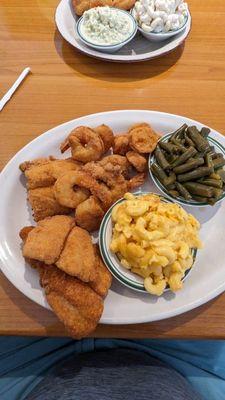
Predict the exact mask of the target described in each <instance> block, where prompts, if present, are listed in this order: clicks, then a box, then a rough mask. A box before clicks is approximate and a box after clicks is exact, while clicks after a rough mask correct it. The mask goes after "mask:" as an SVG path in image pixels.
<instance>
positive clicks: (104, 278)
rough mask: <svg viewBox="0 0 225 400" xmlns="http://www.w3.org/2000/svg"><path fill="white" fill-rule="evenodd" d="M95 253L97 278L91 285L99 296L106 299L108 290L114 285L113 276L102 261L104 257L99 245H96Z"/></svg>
mask: <svg viewBox="0 0 225 400" xmlns="http://www.w3.org/2000/svg"><path fill="white" fill-rule="evenodd" d="M94 251H95V269H96V278H95V279H94V280H93V281H91V282H89V285H90V286H91V287H92V289H94V291H95V292H96V293H98V294H99V296H101V297H103V298H104V297H106V295H107V293H108V290H109V288H110V286H111V284H112V275H111V273H110V272H109V270H108V268H106V266H105V264H104V263H103V261H102V257H101V254H100V251H99V247H98V245H97V244H95V245H94Z"/></svg>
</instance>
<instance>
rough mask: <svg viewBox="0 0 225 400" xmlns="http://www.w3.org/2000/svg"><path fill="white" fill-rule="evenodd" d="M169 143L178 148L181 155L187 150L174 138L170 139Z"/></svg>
mask: <svg viewBox="0 0 225 400" xmlns="http://www.w3.org/2000/svg"><path fill="white" fill-rule="evenodd" d="M170 140H171V142H172V143H173V144H174V145H175V146H177V147H178V148H179V150H180V151H182V153H184V152H185V151H186V150H187V149H186V147H185V146H183V145H182V144H181V143H180V142H179V141H178V140H177V139H176V138H171V139H170Z"/></svg>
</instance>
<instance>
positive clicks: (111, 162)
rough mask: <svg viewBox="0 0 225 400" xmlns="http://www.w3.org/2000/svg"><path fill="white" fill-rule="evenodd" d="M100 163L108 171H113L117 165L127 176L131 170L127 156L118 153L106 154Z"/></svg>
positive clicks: (116, 168)
mask: <svg viewBox="0 0 225 400" xmlns="http://www.w3.org/2000/svg"><path fill="white" fill-rule="evenodd" d="M98 164H99V165H101V166H102V167H103V168H104V169H105V170H106V171H112V170H113V169H114V168H113V167H115V170H118V169H119V171H120V172H121V174H122V175H124V176H125V177H127V176H128V175H129V172H130V164H129V162H128V160H127V158H126V157H123V156H120V155H118V154H111V155H109V156H106V157H104V158H102V159H101V160H100V161H99V162H98ZM85 167H86V166H85Z"/></svg>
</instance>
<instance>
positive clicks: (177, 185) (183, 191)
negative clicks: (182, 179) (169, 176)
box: [175, 182, 192, 200]
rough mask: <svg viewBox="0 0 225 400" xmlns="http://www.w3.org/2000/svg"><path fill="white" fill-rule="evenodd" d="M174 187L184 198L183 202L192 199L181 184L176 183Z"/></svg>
mask: <svg viewBox="0 0 225 400" xmlns="http://www.w3.org/2000/svg"><path fill="white" fill-rule="evenodd" d="M175 186H176V189H177V190H178V192H179V193H180V195H181V196H182V197H184V198H185V200H191V198H192V196H191V194H190V193H189V191H188V190H187V189H186V188H185V187H184V186H183V185H181V183H179V182H176V183H175Z"/></svg>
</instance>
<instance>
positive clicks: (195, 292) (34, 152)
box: [0, 110, 225, 324]
mask: <svg viewBox="0 0 225 400" xmlns="http://www.w3.org/2000/svg"><path fill="white" fill-rule="evenodd" d="M143 121H145V122H148V123H150V124H151V125H152V126H153V128H154V129H155V130H156V131H158V132H162V133H163V134H165V133H168V132H171V131H173V130H175V129H177V128H178V127H179V126H181V125H182V124H183V123H186V124H189V125H190V124H191V125H193V124H195V125H197V127H198V128H201V127H202V126H203V125H202V124H200V123H198V122H196V121H193V120H190V119H188V118H185V117H181V116H177V115H172V114H166V113H161V112H156V111H141V110H128V111H127V110H122V111H112V112H105V113H99V114H93V115H87V116H85V117H81V118H78V119H75V120H73V121H69V122H66V123H65V124H62V125H59V126H57V127H55V128H53V129H51V130H50V131H48V132H46V133H44V134H43V135H41V136H39V137H37V138H36V139H35V140H33V141H32V142H31V143H29V144H28V145H26V146H25V147H24V148H23V149H22V150H20V151H19V152H18V153H17V154H16V155H15V156H14V157H13V158H12V160H11V161H10V162H9V163H8V164H7V166H6V167H5V168H4V170H3V171H2V173H1V174H0V187H1V196H0V221H1V223H0V264H1V268H2V271H3V273H4V274H5V275H6V277H7V278H8V279H9V280H10V281H11V282H12V284H13V285H14V286H16V287H17V288H18V289H19V290H20V291H21V292H22V293H24V294H25V295H26V296H27V297H29V298H30V299H32V300H33V301H35V302H36V303H38V304H40V305H42V306H43V307H45V308H50V307H49V306H48V304H47V301H46V299H45V295H44V292H43V290H42V289H41V288H40V285H39V279H38V274H37V272H36V271H35V270H33V269H32V268H31V267H29V266H28V265H26V264H25V261H24V259H23V257H22V254H21V240H20V238H19V236H18V234H19V231H20V229H21V228H22V227H24V226H25V225H30V224H33V220H32V215H31V211H30V209H29V207H28V203H27V200H26V197H27V194H26V190H25V180H24V178H23V176H22V174H21V172H20V170H19V168H18V167H19V164H20V163H21V162H23V161H25V160H31V159H34V158H37V157H46V156H48V155H53V156H55V157H60V158H63V157H62V155H61V154H60V152H59V145H60V143H61V142H62V141H63V139H65V137H66V136H67V135H68V133H69V132H70V131H71V130H72V129H73V128H74V127H76V126H79V125H89V126H93V127H94V126H97V125H99V124H102V123H104V124H108V125H109V126H110V127H111V128H112V129H113V130H114V132H115V134H116V132H124V131H126V129H127V128H128V126H129V125H132V124H134V123H137V122H143ZM211 135H212V137H214V138H215V139H216V140H218V141H219V142H220V143H221V144H223V146H225V137H223V136H222V135H221V134H219V133H218V132H216V131H214V130H212V133H211ZM68 154H69V153H68ZM68 154H65V155H64V158H65V157H67V156H68ZM142 190H143V191H145V192H146V191H151V192H152V191H153V192H157V188H156V186H155V185H154V183H153V182H151V181H150V179H149V177H148V178H147V179H146V183H145V185H143V186H142ZM136 191H138V190H137V189H136ZM185 209H186V210H187V211H188V212H191V213H192V214H194V215H195V217H197V218H198V219H199V221H200V222H201V224H202V226H201V231H200V237H201V239H202V241H203V243H204V248H203V249H202V250H199V251H198V254H197V258H196V262H195V265H194V268H193V270H192V273H191V274H190V275H189V276H188V278H187V280H186V281H185V284H184V288H183V290H181V291H180V292H178V293H177V294H176V295H175V294H173V293H172V292H167V293H165V294H164V295H163V296H161V297H159V298H156V297H155V296H151V295H149V294H142V293H136V292H134V291H133V290H131V289H128V288H126V287H125V286H123V285H121V284H120V283H119V282H117V281H115V280H114V281H113V285H112V288H111V289H110V291H109V294H108V296H107V298H106V300H105V308H104V313H103V315H102V318H101V321H100V322H101V323H107V324H109V323H110V324H127V323H140V322H148V321H155V320H160V319H163V318H168V317H172V316H174V315H178V314H181V313H183V312H185V311H188V310H191V309H193V308H195V307H197V306H199V305H201V304H203V303H206V302H207V301H209V300H211V299H213V298H214V297H215V296H217V295H218V294H220V293H221V292H223V291H224V290H225V246H224V232H225V231H224V226H225V201H224V202H222V203H221V204H218V205H215V206H213V207H211V208H209V207H206V208H198V207H196V208H192V207H185Z"/></svg>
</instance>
